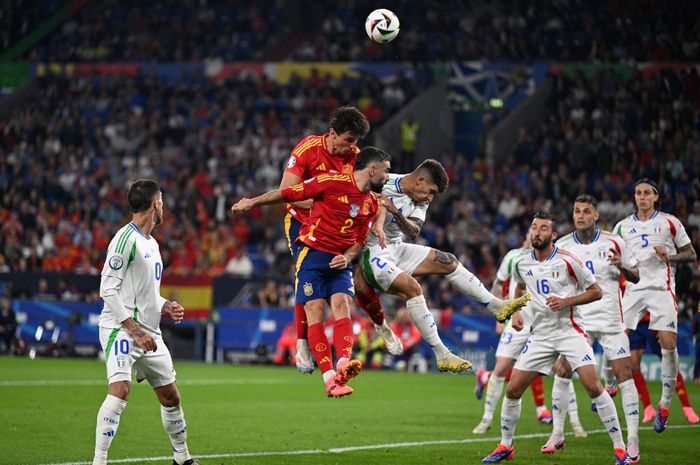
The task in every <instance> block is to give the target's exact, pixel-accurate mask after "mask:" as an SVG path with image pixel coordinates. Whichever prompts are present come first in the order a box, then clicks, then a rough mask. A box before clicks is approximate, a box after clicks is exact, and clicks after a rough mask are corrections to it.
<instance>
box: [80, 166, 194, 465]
mask: <svg viewBox="0 0 700 465" xmlns="http://www.w3.org/2000/svg"><path fill="white" fill-rule="evenodd" d="M127 200H128V202H129V207H130V208H131V211H132V212H133V216H132V220H131V222H130V223H129V224H127V225H126V226H124V227H123V228H121V229H120V230H119V231H117V234H116V235H115V236H114V237H113V238H112V241H111V242H110V243H109V248H108V250H107V258H106V260H105V264H104V267H103V269H102V278H101V280H100V297H102V299H103V300H104V303H105V305H104V308H103V309H102V314H101V315H100V322H99V327H100V344H102V349H103V350H104V355H105V363H106V365H107V383H108V388H107V397H106V399H105V400H104V402H103V403H102V406H101V407H100V410H99V412H98V413H97V427H96V431H95V456H94V459H93V462H92V463H93V465H105V464H106V463H107V453H108V451H109V446H110V445H111V444H112V440H113V439H114V436H115V435H116V433H117V427H118V426H119V417H120V415H121V413H122V411H123V410H124V408H125V407H126V402H127V399H128V397H129V391H130V388H131V373H132V370H133V371H134V373H135V374H136V380H137V381H139V382H140V381H142V380H144V379H146V380H148V382H149V383H150V385H151V387H152V388H153V391H154V392H155V394H156V397H157V398H158V401H159V402H160V404H161V408H160V414H161V419H162V421H163V426H164V427H165V431H166V432H167V433H168V436H169V437H170V442H171V443H172V448H173V455H174V457H173V465H193V464H196V463H198V462H197V461H196V460H194V459H193V458H192V457H191V456H190V453H189V451H188V449H187V428H186V426H185V416H184V414H183V412H182V408H181V407H180V392H179V391H178V389H177V386H176V385H175V369H174V367H173V361H172V358H171V357H170V352H169V351H168V348H167V347H166V346H165V343H164V342H163V338H162V336H161V333H160V318H161V315H162V314H163V313H169V314H170V316H171V317H172V318H173V320H175V322H176V323H179V322H180V321H182V318H183V317H184V313H185V310H184V309H183V308H182V306H181V305H180V304H178V303H177V302H175V301H172V302H171V301H168V300H166V299H164V298H163V297H161V295H160V279H161V276H162V275H163V260H162V259H161V256H160V249H159V248H158V242H157V241H156V240H155V238H154V237H153V236H152V235H151V234H152V232H153V229H154V228H155V227H156V226H158V225H159V224H161V223H162V222H163V195H162V193H161V191H160V187H159V186H158V183H157V182H156V181H153V180H150V179H141V180H138V181H136V182H134V183H133V184H132V185H131V187H130V188H129V192H128V194H127Z"/></svg>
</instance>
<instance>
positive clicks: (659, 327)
mask: <svg viewBox="0 0 700 465" xmlns="http://www.w3.org/2000/svg"><path fill="white" fill-rule="evenodd" d="M622 308H623V309H624V320H625V327H626V328H627V329H632V330H634V329H637V323H638V322H639V318H641V316H642V315H643V314H644V312H645V311H647V310H648V311H649V316H650V317H651V319H650V320H649V329H653V330H656V331H668V332H671V333H677V332H678V306H677V305H676V298H675V296H674V295H673V293H672V292H671V291H669V290H648V289H640V290H636V289H635V288H634V287H632V288H631V289H627V290H626V291H625V295H624V296H623V297H622Z"/></svg>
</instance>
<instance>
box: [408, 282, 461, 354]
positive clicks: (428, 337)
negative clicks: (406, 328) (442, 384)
mask: <svg viewBox="0 0 700 465" xmlns="http://www.w3.org/2000/svg"><path fill="white" fill-rule="evenodd" d="M465 271H466V270H465ZM450 276H451V275H450ZM406 308H407V309H408V314H409V315H411V320H413V323H414V324H415V325H416V328H418V331H420V334H421V336H423V340H424V341H425V342H427V343H428V344H430V347H432V348H433V352H435V356H436V357H438V358H440V357H442V356H444V355H446V354H448V353H449V350H448V349H447V347H445V344H443V343H442V340H441V339H440V336H439V335H438V330H437V325H436V324H435V318H433V314H432V313H431V312H430V310H428V305H426V303H425V297H424V296H422V295H419V296H418V297H413V298H411V299H408V300H407V301H406Z"/></svg>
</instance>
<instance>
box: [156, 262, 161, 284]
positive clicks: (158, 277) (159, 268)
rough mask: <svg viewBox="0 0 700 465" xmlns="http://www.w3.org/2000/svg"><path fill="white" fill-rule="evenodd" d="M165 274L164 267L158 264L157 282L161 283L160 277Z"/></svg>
mask: <svg viewBox="0 0 700 465" xmlns="http://www.w3.org/2000/svg"><path fill="white" fill-rule="evenodd" d="M162 273H163V265H162V264H161V263H160V262H156V281H160V275H161V274H162Z"/></svg>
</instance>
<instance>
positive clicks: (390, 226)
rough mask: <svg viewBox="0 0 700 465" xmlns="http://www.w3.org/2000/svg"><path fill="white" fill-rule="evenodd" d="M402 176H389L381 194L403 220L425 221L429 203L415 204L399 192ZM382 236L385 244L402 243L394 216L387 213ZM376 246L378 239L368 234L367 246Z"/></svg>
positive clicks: (401, 234)
mask: <svg viewBox="0 0 700 465" xmlns="http://www.w3.org/2000/svg"><path fill="white" fill-rule="evenodd" d="M404 176H405V174H390V175H389V180H388V181H387V182H386V184H384V187H383V188H382V194H384V196H385V197H386V198H388V199H389V200H390V201H391V203H393V204H394V206H395V207H396V208H397V209H398V210H399V211H400V212H401V214H402V215H403V216H404V218H416V219H418V220H421V221H425V216H426V213H427V212H428V205H430V203H429V202H421V203H415V202H414V201H413V200H412V199H411V197H409V196H408V195H407V194H406V193H404V192H403V191H402V190H401V185H400V184H399V182H400V181H401V178H403V177H404ZM384 234H385V235H386V240H387V242H402V241H403V238H404V236H403V233H402V232H401V229H400V228H399V225H398V224H396V220H395V219H394V215H392V214H391V213H389V212H388V211H387V212H386V218H385V219H384ZM377 244H379V239H378V238H377V237H376V236H374V235H373V234H370V235H369V237H367V245H368V246H373V245H377Z"/></svg>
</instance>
